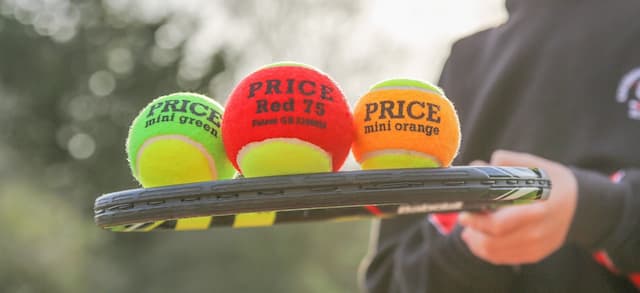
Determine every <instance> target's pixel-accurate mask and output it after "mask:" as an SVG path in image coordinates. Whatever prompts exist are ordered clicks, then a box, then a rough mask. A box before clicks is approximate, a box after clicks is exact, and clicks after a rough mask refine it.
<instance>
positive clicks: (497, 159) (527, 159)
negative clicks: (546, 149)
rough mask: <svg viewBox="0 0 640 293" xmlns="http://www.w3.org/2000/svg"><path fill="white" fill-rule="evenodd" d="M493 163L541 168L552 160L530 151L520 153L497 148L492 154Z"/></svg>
mask: <svg viewBox="0 0 640 293" xmlns="http://www.w3.org/2000/svg"><path fill="white" fill-rule="evenodd" d="M490 162H491V165H496V166H522V167H538V168H541V167H543V166H546V165H548V164H550V163H551V162H550V161H548V160H546V159H544V158H541V157H538V156H534V155H532V154H528V153H519V152H513V151H506V150H497V151H495V152H493V154H491V161H490Z"/></svg>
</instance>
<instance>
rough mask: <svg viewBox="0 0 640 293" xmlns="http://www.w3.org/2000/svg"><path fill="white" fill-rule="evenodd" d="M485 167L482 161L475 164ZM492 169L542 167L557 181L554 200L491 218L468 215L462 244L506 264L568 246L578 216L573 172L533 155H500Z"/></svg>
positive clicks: (496, 154)
mask: <svg viewBox="0 0 640 293" xmlns="http://www.w3.org/2000/svg"><path fill="white" fill-rule="evenodd" d="M474 163H475V164H482V162H478V161H476V162H474ZM490 164H491V165H496V166H522V167H536V168H540V169H542V170H544V171H545V172H546V173H547V175H548V176H549V178H550V179H551V184H552V187H551V193H550V196H549V199H548V200H546V201H541V202H537V203H533V204H526V205H521V206H510V207H505V208H501V209H499V210H496V211H494V212H489V213H462V214H460V217H459V222H460V224H461V225H462V226H464V227H465V228H464V230H463V231H462V239H463V240H464V242H465V243H466V244H467V246H468V247H469V249H470V250H471V252H472V253H473V254H475V255H476V256H477V257H479V258H481V259H483V260H485V261H487V262H490V263H493V264H501V265H519V264H526V263H534V262H538V261H540V260H542V259H543V258H545V257H547V256H549V255H550V254H551V253H553V252H554V251H556V250H557V249H558V248H560V246H561V245H562V244H563V243H564V241H565V239H566V236H567V232H568V231H569V226H570V225H571V220H572V218H573V214H574V212H575V207H576V198H577V189H578V187H577V183H576V178H575V176H574V175H573V173H572V172H571V170H569V169H568V168H567V167H565V166H564V165H562V164H559V163H556V162H552V161H549V160H546V159H543V158H540V157H537V156H534V155H531V154H525V153H516V152H510V151H501V150H499V151H496V152H494V153H493V155H492V157H491V162H490Z"/></svg>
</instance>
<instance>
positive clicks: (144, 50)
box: [0, 0, 369, 293]
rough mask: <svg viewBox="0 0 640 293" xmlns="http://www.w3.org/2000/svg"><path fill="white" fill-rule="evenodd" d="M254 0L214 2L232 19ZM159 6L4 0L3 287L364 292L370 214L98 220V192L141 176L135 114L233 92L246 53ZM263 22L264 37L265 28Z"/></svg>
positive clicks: (300, 7) (314, 7) (318, 7)
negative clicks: (271, 221)
mask: <svg viewBox="0 0 640 293" xmlns="http://www.w3.org/2000/svg"><path fill="white" fill-rule="evenodd" d="M177 2H180V1H177ZM259 2H260V1H247V2H245V3H237V2H235V1H227V2H222V1H220V2H218V3H219V6H220V10H221V11H222V13H227V14H229V15H230V18H233V17H235V16H237V14H238V13H239V11H246V10H256V11H254V13H258V12H257V9H259V8H256V7H261V6H260V5H261V4H260V3H259ZM161 3H164V2H154V1H115V0H112V1H97V0H94V1H69V0H51V1H37V0H5V1H0V225H1V227H2V228H1V230H2V236H1V237H0V292H205V291H206V292H263V293H266V292H354V291H356V269H357V266H358V263H359V261H360V259H361V258H362V257H363V255H364V253H365V250H366V245H367V234H368V226H369V223H368V222H349V223H340V224H326V223H320V224H299V225H288V226H280V227H274V228H258V229H244V230H231V229H221V230H211V231H206V232H183V233H148V234H118V233H110V232H106V231H102V230H100V229H99V228H97V227H96V226H95V225H94V224H93V219H92V205H93V200H94V199H95V198H96V197H97V196H98V195H100V194H102V193H105V192H111V191H115V190H120V189H126V188H132V187H136V183H135V182H134V180H133V177H132V176H131V175H130V174H129V169H128V167H127V162H126V160H125V154H124V141H125V137H126V133H127V128H128V125H129V123H130V121H131V120H132V119H133V117H134V116H135V114H136V113H137V111H139V109H141V108H142V107H143V106H144V105H145V104H146V103H148V102H149V101H150V100H151V99H153V98H154V97H157V96H159V95H162V94H167V93H170V92H175V91H196V92H200V93H204V94H209V95H213V94H214V93H219V92H222V91H223V90H226V89H229V88H230V85H229V83H230V82H233V81H232V80H230V77H229V76H232V75H233V74H232V73H233V72H235V70H238V69H237V68H236V64H237V62H239V60H241V59H242V58H245V57H246V52H242V51H241V50H239V48H238V46H234V45H233V44H228V43H226V41H221V43H220V44H218V45H216V46H213V48H214V49H213V50H207V51H205V52H203V51H202V50H200V51H198V50H196V49H197V46H195V48H196V49H193V46H194V45H193V43H192V42H191V40H192V37H193V35H194V34H196V33H197V32H200V31H201V27H200V26H201V23H200V22H199V20H198V18H195V17H191V16H190V15H189V11H188V10H178V9H172V7H164V8H163V4H161ZM167 5H168V4H167ZM287 9H288V10H285V11H280V12H279V13H280V14H278V15H280V16H282V15H296V14H297V15H298V16H297V17H299V18H305V17H306V16H305V13H307V12H309V11H320V12H319V13H326V14H332V15H338V17H339V18H345V19H346V18H349V16H350V15H351V14H352V13H353V11H354V10H355V9H356V7H355V4H352V3H351V2H350V1H343V2H341V4H340V5H334V7H333V8H328V6H327V4H326V3H314V2H313V1H298V2H296V4H295V5H291V6H289V7H287ZM296 9H297V10H296ZM330 9H333V10H334V11H328V10H330ZM234 15H235V16H234ZM260 19H261V20H264V19H266V20H267V21H271V22H272V23H277V22H278V21H279V19H278V17H273V16H270V17H266V18H260ZM221 25H224V23H223V24H221ZM255 27H256V31H253V32H250V34H254V35H255V36H256V38H259V37H260V34H261V33H264V30H266V29H268V28H265V25H264V23H257V24H256V26H255ZM278 29H280V30H281V29H283V28H282V27H278ZM270 42H271V41H270V40H268V39H264V42H263V43H258V44H262V45H264V46H265V47H267V48H268V47H269V46H268V45H269V44H270ZM190 46H191V47H190ZM194 50H195V53H193V51H194ZM324 54H330V52H325V53H324ZM265 63H266V62H265Z"/></svg>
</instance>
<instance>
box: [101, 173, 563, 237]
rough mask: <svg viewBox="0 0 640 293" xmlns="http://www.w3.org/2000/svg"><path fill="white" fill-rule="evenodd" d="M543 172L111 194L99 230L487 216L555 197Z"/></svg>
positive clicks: (254, 183)
mask: <svg viewBox="0 0 640 293" xmlns="http://www.w3.org/2000/svg"><path fill="white" fill-rule="evenodd" d="M550 188H551V183H550V181H549V179H548V178H547V176H546V175H545V173H544V172H543V171H542V170H539V169H531V168H521V167H488V166H482V167H466V166H461V167H451V168H440V169H393V170H375V171H346V172H337V173H319V174H301V175H287V176H273V177H260V178H239V179H231V180H220V181H211V182H202V183H193V184H184V185H174V186H167V187H158V188H146V189H145V188H140V189H131V190H124V191H119V192H114V193H108V194H104V195H102V196H100V197H99V198H97V199H96V201H95V206H94V214H95V221H96V223H97V225H98V226H100V227H103V228H105V229H108V230H111V231H116V232H147V231H156V230H173V231H185V230H204V229H209V228H215V227H233V228H242V227H260V226H272V225H275V224H282V223H298V222H308V221H342V220H352V219H363V218H371V217H377V218H389V217H394V216H399V215H407V214H418V213H432V212H449V211H461V210H486V209H495V208H498V207H500V206H505V205H512V204H521V203H531V202H534V201H538V200H544V199H546V198H547V197H548V196H549V190H550Z"/></svg>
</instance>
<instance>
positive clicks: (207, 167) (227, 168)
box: [126, 93, 235, 187]
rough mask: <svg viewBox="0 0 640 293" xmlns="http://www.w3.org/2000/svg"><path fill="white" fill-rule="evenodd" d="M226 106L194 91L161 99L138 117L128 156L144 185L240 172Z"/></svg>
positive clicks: (131, 135) (150, 104)
mask: <svg viewBox="0 0 640 293" xmlns="http://www.w3.org/2000/svg"><path fill="white" fill-rule="evenodd" d="M222 114H223V108H222V106H220V104H218V103H217V102H216V101H214V100H212V99H210V98H208V97H206V96H203V95H199V94H194V93H175V94H171V95H167V96H162V97H159V98H157V99H155V100H153V101H152V102H151V103H149V105H147V106H146V107H145V108H144V109H142V111H141V112H140V113H139V114H138V116H137V117H136V118H135V119H134V120H133V123H132V125H131V128H130V129H129V136H128V138H127V146H126V149H127V156H128V159H129V165H130V167H131V172H132V173H133V176H134V177H135V178H136V179H137V180H138V182H140V184H142V186H143V187H157V186H164V185H175V184H185V183H193V182H202V181H210V180H218V179H230V178H232V177H233V176H234V174H235V170H234V168H233V165H232V164H231V162H229V160H228V159H227V155H226V153H225V150H224V145H223V143H222V132H221V124H222Z"/></svg>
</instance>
